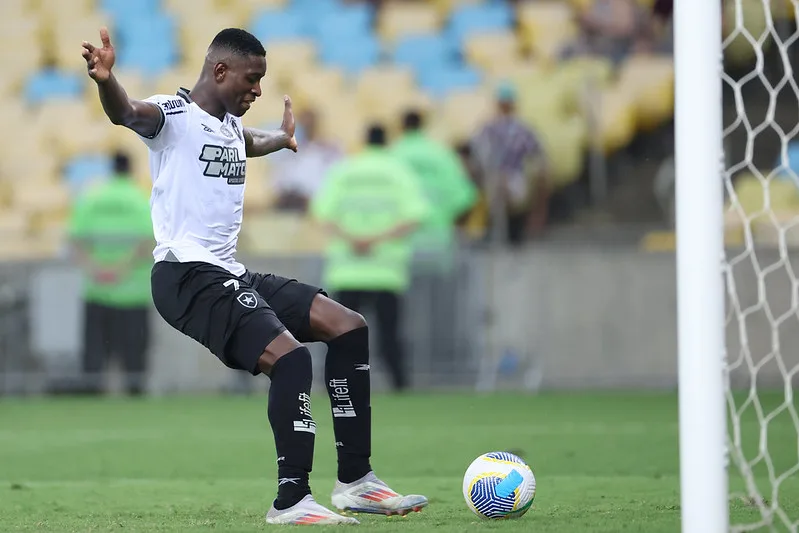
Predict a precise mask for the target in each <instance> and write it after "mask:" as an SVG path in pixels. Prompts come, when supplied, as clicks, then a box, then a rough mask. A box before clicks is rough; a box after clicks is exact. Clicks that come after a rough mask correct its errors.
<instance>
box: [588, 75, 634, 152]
mask: <svg viewBox="0 0 799 533" xmlns="http://www.w3.org/2000/svg"><path fill="white" fill-rule="evenodd" d="M598 96H599V99H598V102H599V106H598V109H597V115H598V116H597V117H596V118H597V131H596V132H595V133H594V138H593V141H594V142H598V143H599V144H598V146H599V148H600V149H602V150H603V152H604V153H605V154H611V153H614V152H616V151H618V150H620V149H621V148H624V147H625V146H627V145H628V144H629V143H630V141H632V139H633V137H634V136H635V127H636V120H635V116H636V115H635V112H636V109H635V105H634V103H632V102H630V100H629V98H628V97H627V94H626V93H625V92H624V91H622V90H619V89H618V88H615V87H612V88H608V89H605V90H603V91H601V92H600V93H598Z"/></svg>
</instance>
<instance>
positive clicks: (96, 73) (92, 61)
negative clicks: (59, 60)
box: [82, 28, 116, 83]
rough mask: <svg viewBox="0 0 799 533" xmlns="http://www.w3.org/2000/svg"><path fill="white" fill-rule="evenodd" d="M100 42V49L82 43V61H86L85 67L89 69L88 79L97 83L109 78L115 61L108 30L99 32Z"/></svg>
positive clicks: (103, 29) (104, 29) (88, 43)
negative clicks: (101, 44)
mask: <svg viewBox="0 0 799 533" xmlns="http://www.w3.org/2000/svg"><path fill="white" fill-rule="evenodd" d="M100 41H102V43H103V46H102V48H97V47H96V46H94V45H93V44H91V43H90V42H88V41H83V53H82V55H83V59H85V60H86V67H87V68H88V69H89V77H90V78H91V79H93V80H94V81H96V82H97V83H104V82H106V81H108V78H110V77H111V69H112V68H113V66H114V61H116V54H115V53H114V47H113V46H112V45H111V37H109V36H108V30H107V29H106V28H102V29H101V30H100Z"/></svg>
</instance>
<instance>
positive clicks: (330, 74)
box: [288, 67, 344, 108]
mask: <svg viewBox="0 0 799 533" xmlns="http://www.w3.org/2000/svg"><path fill="white" fill-rule="evenodd" d="M343 92H344V72H343V71H342V70H340V69H336V68H324V67H320V68H314V69H310V70H306V71H298V72H297V73H296V74H295V75H294V76H293V77H292V79H291V86H290V87H289V88H288V93H289V94H290V95H291V97H292V99H293V100H294V101H295V102H296V104H297V106H298V107H300V108H302V107H311V108H315V107H317V106H318V104H319V102H320V101H321V100H324V99H330V98H335V97H337V96H338V95H341V94H343Z"/></svg>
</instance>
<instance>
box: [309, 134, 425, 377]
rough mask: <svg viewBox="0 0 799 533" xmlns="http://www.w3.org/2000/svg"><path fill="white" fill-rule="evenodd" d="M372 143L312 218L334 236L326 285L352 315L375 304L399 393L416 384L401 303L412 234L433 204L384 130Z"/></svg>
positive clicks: (328, 183)
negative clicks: (402, 335)
mask: <svg viewBox="0 0 799 533" xmlns="http://www.w3.org/2000/svg"><path fill="white" fill-rule="evenodd" d="M366 144H367V146H366V148H365V150H364V151H363V152H362V153H360V154H358V155H355V156H353V157H351V158H348V159H345V160H343V161H341V162H339V163H337V164H336V165H335V166H333V167H332V168H331V169H330V171H329V172H328V175H327V177H326V178H325V180H324V182H323V184H322V188H321V190H319V192H318V193H317V194H316V196H315V197H314V199H313V201H312V204H311V213H312V215H313V216H314V217H315V218H316V219H317V220H319V221H320V222H321V223H322V224H324V226H325V227H326V228H327V230H328V231H329V233H330V235H331V240H330V242H329V245H328V249H327V252H326V261H325V268H324V279H325V281H324V284H325V286H327V287H329V288H330V289H331V290H332V291H333V292H335V293H336V299H337V300H338V301H339V302H340V303H341V304H342V305H344V306H346V307H349V308H350V309H353V310H355V311H360V309H362V308H363V307H364V306H367V305H370V306H373V308H374V311H375V315H376V318H377V320H376V322H377V327H378V328H379V330H380V341H381V342H380V351H381V355H382V356H383V357H384V358H385V360H386V363H387V366H388V369H389V371H390V373H391V384H392V386H393V389H394V390H395V391H400V390H403V389H405V388H407V387H408V386H409V378H408V372H407V369H406V362H405V357H404V351H403V348H402V342H401V341H400V331H399V328H400V301H401V299H402V296H403V294H404V293H405V292H406V291H407V290H408V286H409V284H410V263H411V259H412V254H413V246H412V240H413V232H414V231H415V230H416V229H417V228H418V227H419V225H420V224H422V223H423V222H424V221H425V220H426V218H427V216H428V214H429V213H430V206H429V205H428V202H427V199H426V198H425V195H424V193H423V191H422V190H421V189H420V187H419V183H418V180H417V179H416V176H415V175H414V173H413V171H412V170H410V169H409V168H408V167H407V166H406V165H405V164H404V163H403V162H402V161H401V160H399V159H398V158H397V157H395V156H394V155H393V154H392V153H391V152H390V151H389V150H388V149H387V147H386V133H385V130H384V129H383V128H382V127H381V126H372V127H370V128H369V130H368V133H367V141H366Z"/></svg>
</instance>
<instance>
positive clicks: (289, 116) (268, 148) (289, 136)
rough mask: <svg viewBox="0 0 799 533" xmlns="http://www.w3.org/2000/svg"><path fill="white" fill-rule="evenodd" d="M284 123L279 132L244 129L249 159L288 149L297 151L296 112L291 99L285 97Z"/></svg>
mask: <svg viewBox="0 0 799 533" xmlns="http://www.w3.org/2000/svg"><path fill="white" fill-rule="evenodd" d="M283 104H284V106H283V123H282V124H281V125H280V129H279V130H274V131H263V130H256V129H253V128H244V144H245V147H246V153H247V157H261V156H265V155H267V154H271V153H272V152H277V151H279V150H283V149H284V148H288V149H289V150H291V151H292V152H296V151H297V139H295V138H294V129H295V128H294V112H293V111H292V110H291V98H289V97H288V96H284V97H283Z"/></svg>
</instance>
